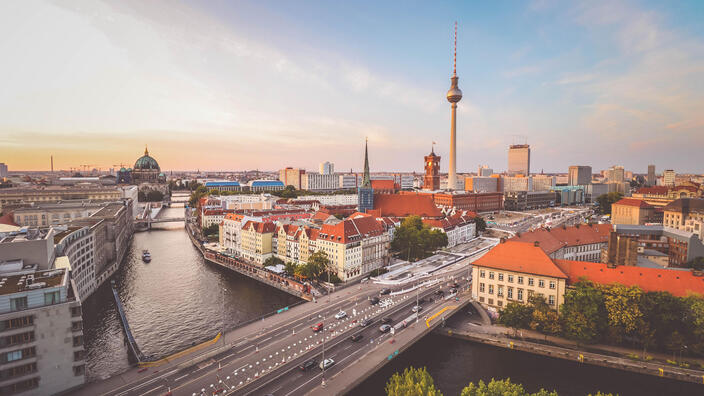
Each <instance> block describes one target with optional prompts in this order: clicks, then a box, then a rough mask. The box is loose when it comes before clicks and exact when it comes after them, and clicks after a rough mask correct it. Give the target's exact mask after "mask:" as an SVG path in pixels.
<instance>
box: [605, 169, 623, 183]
mask: <svg viewBox="0 0 704 396" xmlns="http://www.w3.org/2000/svg"><path fill="white" fill-rule="evenodd" d="M606 179H607V180H608V182H609V183H623V182H624V181H625V180H626V172H625V171H624V169H623V166H617V165H614V166H612V167H611V168H609V169H608V170H607V171H606Z"/></svg>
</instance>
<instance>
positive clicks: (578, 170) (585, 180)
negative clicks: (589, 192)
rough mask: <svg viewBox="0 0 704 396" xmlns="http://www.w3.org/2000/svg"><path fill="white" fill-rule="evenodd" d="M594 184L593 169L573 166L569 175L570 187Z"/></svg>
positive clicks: (568, 182)
mask: <svg viewBox="0 0 704 396" xmlns="http://www.w3.org/2000/svg"><path fill="white" fill-rule="evenodd" d="M591 182H592V167H591V166H581V165H572V166H570V167H569V171H568V174H567V184H568V185H570V186H586V185H588V184H591Z"/></svg>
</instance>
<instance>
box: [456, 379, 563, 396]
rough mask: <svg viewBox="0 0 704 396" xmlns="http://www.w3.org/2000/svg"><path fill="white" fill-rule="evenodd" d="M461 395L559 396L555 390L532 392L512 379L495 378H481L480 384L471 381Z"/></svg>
mask: <svg viewBox="0 0 704 396" xmlns="http://www.w3.org/2000/svg"><path fill="white" fill-rule="evenodd" d="M460 395H461V396H557V392H555V391H552V392H550V391H546V390H545V389H540V390H539V391H538V392H535V393H530V392H528V391H526V390H525V389H523V385H521V384H514V383H512V382H511V379H509V378H507V379H505V380H498V381H497V380H495V379H493V378H492V379H491V382H489V383H488V384H487V383H484V381H482V380H480V381H479V383H478V384H475V383H474V382H470V383H469V385H467V386H466V387H464V389H462V393H461V394H460Z"/></svg>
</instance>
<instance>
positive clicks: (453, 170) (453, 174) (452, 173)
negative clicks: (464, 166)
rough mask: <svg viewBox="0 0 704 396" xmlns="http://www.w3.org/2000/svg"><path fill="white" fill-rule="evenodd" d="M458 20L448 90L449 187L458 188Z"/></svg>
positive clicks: (459, 96) (460, 95) (450, 188)
mask: <svg viewBox="0 0 704 396" xmlns="http://www.w3.org/2000/svg"><path fill="white" fill-rule="evenodd" d="M457 80H459V77H457V22H455V52H454V57H453V61H452V77H450V81H451V86H450V90H449V91H447V101H448V102H450V103H451V105H450V109H451V121H450V166H449V169H448V172H447V189H448V190H454V189H455V188H457V102H459V101H460V100H462V91H461V90H460V88H459V86H458V85H457Z"/></svg>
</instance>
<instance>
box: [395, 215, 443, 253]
mask: <svg viewBox="0 0 704 396" xmlns="http://www.w3.org/2000/svg"><path fill="white" fill-rule="evenodd" d="M445 246H447V234H445V233H444V232H442V231H440V230H438V229H431V228H430V227H429V226H428V225H427V224H424V223H423V220H422V219H421V218H420V216H408V217H406V218H405V219H403V221H402V222H401V225H400V226H399V227H397V228H396V231H395V232H394V239H393V241H391V250H392V251H393V252H395V253H397V254H398V255H399V256H400V257H402V258H406V259H408V260H409V261H417V260H419V259H422V258H425V257H428V256H430V255H431V254H433V253H434V252H435V251H436V250H438V249H440V248H442V247H445Z"/></svg>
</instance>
